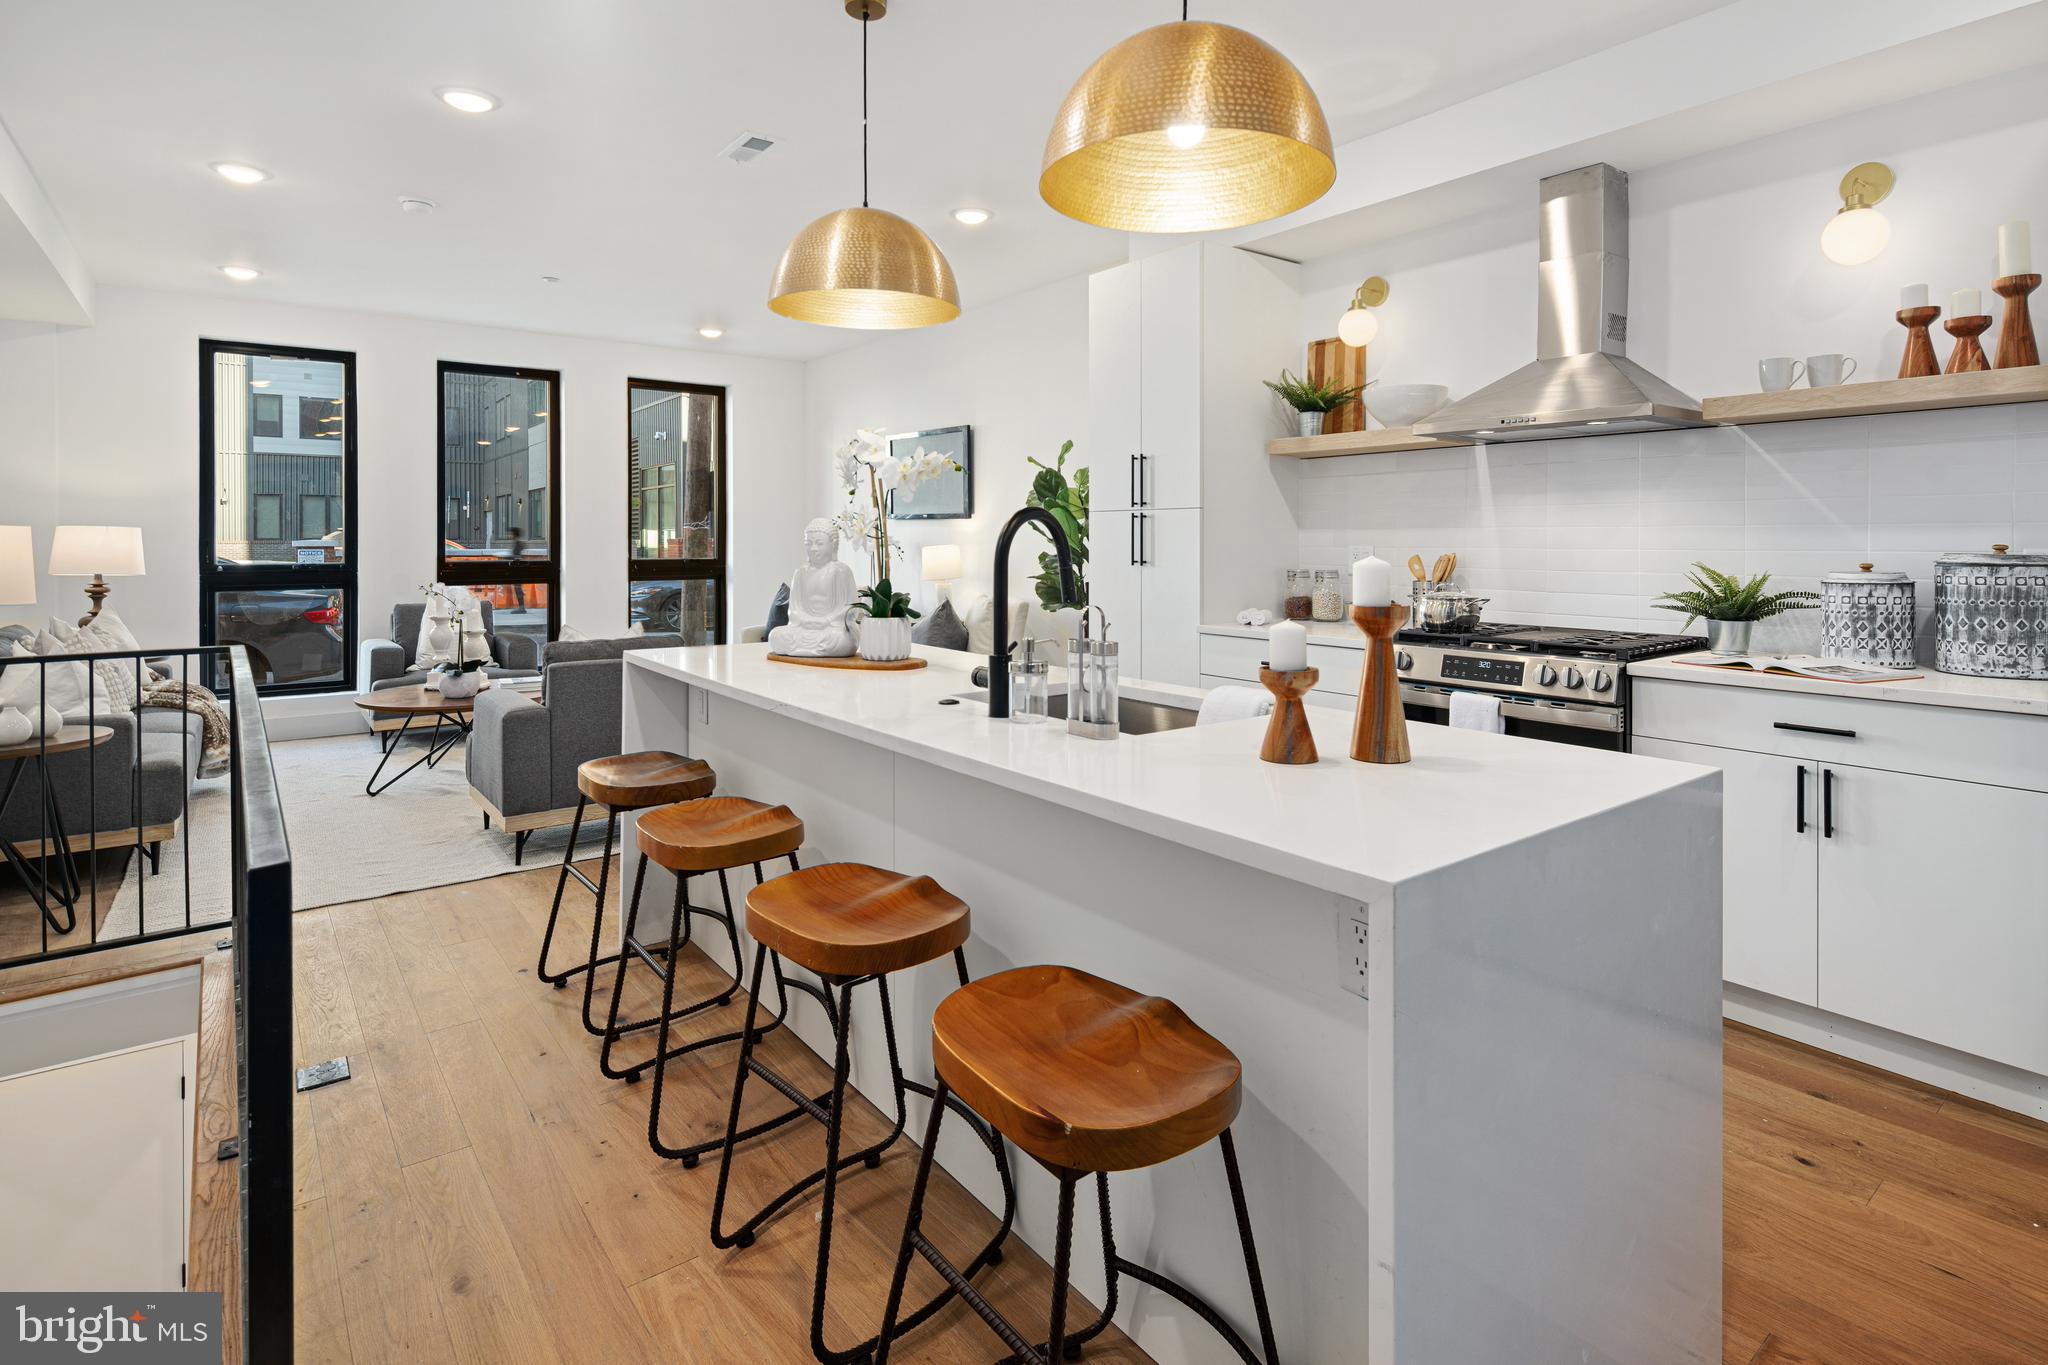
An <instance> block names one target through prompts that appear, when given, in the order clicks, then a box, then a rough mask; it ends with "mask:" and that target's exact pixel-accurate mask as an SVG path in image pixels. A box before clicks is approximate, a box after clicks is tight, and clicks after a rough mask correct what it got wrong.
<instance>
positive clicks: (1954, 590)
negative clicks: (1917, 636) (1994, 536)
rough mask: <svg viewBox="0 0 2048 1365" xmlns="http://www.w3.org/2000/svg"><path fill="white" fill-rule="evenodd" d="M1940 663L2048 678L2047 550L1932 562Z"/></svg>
mask: <svg viewBox="0 0 2048 1365" xmlns="http://www.w3.org/2000/svg"><path fill="white" fill-rule="evenodd" d="M1934 641H1935V643H1934V666H1935V667H1936V668H1938V669H1940V670H1941V671H1942V672H1944V673H1968V674H1973V675H1975V676H1978V677H1985V678H2036V679H2042V678H2048V554H2013V553H2011V552H2010V551H2009V550H2008V548H2007V547H2006V546H2003V545H1994V546H1992V547H1991V553H1990V554H1952V555H1943V556H1941V558H1939V559H1937V560H1935V561H1934Z"/></svg>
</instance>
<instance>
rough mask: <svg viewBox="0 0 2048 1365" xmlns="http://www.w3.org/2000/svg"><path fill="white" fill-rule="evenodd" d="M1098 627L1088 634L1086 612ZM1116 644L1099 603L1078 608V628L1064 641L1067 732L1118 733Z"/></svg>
mask: <svg viewBox="0 0 2048 1365" xmlns="http://www.w3.org/2000/svg"><path fill="white" fill-rule="evenodd" d="M1091 611H1092V612H1094V613H1095V614H1096V617H1097V618H1098V620H1099V621H1100V623H1101V629H1100V630H1099V631H1098V632H1097V633H1095V634H1093V635H1090V634H1089V632H1088V613H1089V612H1091ZM1118 667H1119V664H1118V662H1117V647H1116V642H1115V641H1114V640H1111V639H1110V638H1109V614H1108V613H1107V612H1105V611H1103V609H1102V608H1101V607H1099V606H1089V607H1083V608H1082V609H1081V630H1080V633H1079V634H1077V635H1075V636H1074V638H1073V639H1072V640H1070V641H1068V642H1067V733H1068V734H1070V735H1079V736H1081V737H1082V738H1083V739H1115V738H1116V737H1117V733H1118V732H1117V704H1118V696H1117V669H1118Z"/></svg>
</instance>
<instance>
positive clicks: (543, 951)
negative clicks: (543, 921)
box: [534, 749, 718, 1034]
mask: <svg viewBox="0 0 2048 1365" xmlns="http://www.w3.org/2000/svg"><path fill="white" fill-rule="evenodd" d="M717 785H718V775H717V774H716V773H714V772H712V771H711V765H710V764H708V763H705V762H703V761H701V760H699V759H694V758H684V757H683V756H682V755H681V754H671V753H667V752H664V751H663V750H660V749H653V750H648V751H646V752H644V753H637V754H614V755H612V756H611V757H609V758H593V759H590V760H589V761H587V762H584V763H580V764H578V765H577V767H576V819H575V820H574V821H573V822H572V823H571V824H570V826H569V846H568V847H567V848H565V849H563V850H562V871H561V873H560V875H558V876H557V877H556V878H555V903H554V904H553V905H552V906H550V907H549V909H548V927H547V931H546V932H545V933H543V934H542V935H541V939H540V962H539V963H538V964H537V965H536V966H535V967H534V975H536V976H538V977H539V978H540V979H541V980H543V981H545V982H547V983H548V984H549V985H550V986H553V987H554V988H555V989H556V990H561V989H562V988H563V987H564V986H566V985H568V984H569V978H570V977H572V976H574V975H576V973H578V972H583V973H586V975H585V976H584V978H583V1027H584V1028H586V1029H588V1030H589V1031H590V1032H591V1033H592V1034H601V1033H603V1032H604V1030H603V1029H601V1028H599V1027H598V1024H597V1020H596V1019H594V1018H592V1017H591V982H592V980H593V979H594V978H595V977H596V976H597V969H598V968H599V967H603V966H607V965H609V964H610V963H612V962H613V961H615V960H616V957H617V955H616V954H607V955H606V956H604V957H602V958H600V957H599V956H598V952H597V949H598V943H599V941H600V940H601V938H602V936H603V933H604V897H605V889H606V887H608V886H609V885H610V884H611V871H612V845H613V842H614V841H615V840H616V838H617V836H618V832H619V812H621V811H630V810H646V809H647V808H649V807H651V806H666V805H669V804H671V803H672V802H676V801H694V800H696V799H697V798H699V797H704V796H709V795H711V793H712V790H713V789H714V788H716V787H717ZM592 802H595V803H596V804H598V805H600V806H603V807H604V809H605V815H604V861H603V862H601V863H599V864H598V867H597V880H596V881H595V882H593V881H591V880H590V878H589V877H588V876H587V875H585V873H584V871H583V869H582V868H580V867H577V866H576V840H577V839H578V837H580V836H581V835H582V833H583V814H584V812H585V811H586V810H587V809H589V807H590V805H591V803H592ZM571 877H574V878H575V879H576V880H577V881H579V882H581V883H583V885H584V888H585V889H586V890H588V891H589V892H590V894H591V895H593V896H595V897H596V898H597V913H596V915H594V916H593V917H592V919H591V922H590V953H589V956H588V957H587V958H585V960H584V961H583V962H582V963H580V964H578V965H577V966H574V967H567V968H564V969H563V970H561V971H559V972H556V971H550V970H549V969H548V951H549V949H550V948H551V947H552V946H553V944H554V941H555V925H556V924H557V922H558V921H560V919H561V917H562V892H563V891H564V890H565V889H567V887H568V885H569V878H571Z"/></svg>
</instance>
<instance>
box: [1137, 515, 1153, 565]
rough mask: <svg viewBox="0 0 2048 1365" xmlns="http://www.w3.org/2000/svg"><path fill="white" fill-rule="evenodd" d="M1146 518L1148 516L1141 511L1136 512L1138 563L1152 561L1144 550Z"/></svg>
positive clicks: (1142, 563)
mask: <svg viewBox="0 0 2048 1365" xmlns="http://www.w3.org/2000/svg"><path fill="white" fill-rule="evenodd" d="M1147 520H1148V518H1147V517H1146V515H1145V514H1144V513H1143V512H1140V513H1138V563H1139V564H1140V565H1145V564H1150V563H1151V562H1152V560H1151V557H1150V556H1149V555H1148V554H1147V553H1146V550H1145V522H1146V521H1147Z"/></svg>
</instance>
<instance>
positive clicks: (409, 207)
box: [398, 194, 438, 213]
mask: <svg viewBox="0 0 2048 1365" xmlns="http://www.w3.org/2000/svg"><path fill="white" fill-rule="evenodd" d="M436 207H438V206H437V205H436V204H435V203H434V201H433V200H431V199H421V198H419V197H417V196H415V195H410V194H402V195H400V196H399V197H398V211H399V212H400V213H432V212H433V211H434V209H435V208H436Z"/></svg>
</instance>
